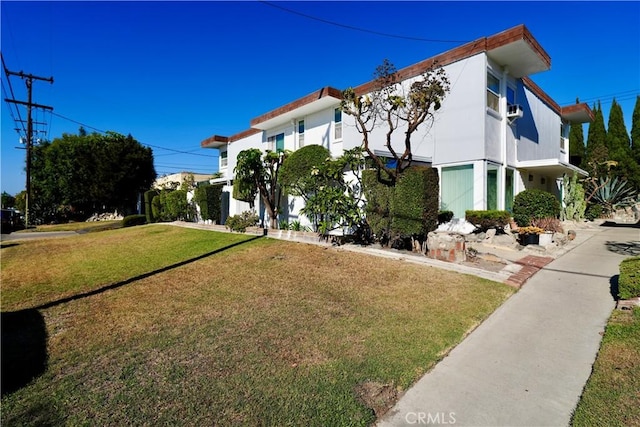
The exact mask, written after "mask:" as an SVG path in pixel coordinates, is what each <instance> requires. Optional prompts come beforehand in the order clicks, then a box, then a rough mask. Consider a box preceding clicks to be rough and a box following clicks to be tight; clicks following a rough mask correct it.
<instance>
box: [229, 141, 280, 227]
mask: <svg viewBox="0 0 640 427" xmlns="http://www.w3.org/2000/svg"><path fill="white" fill-rule="evenodd" d="M287 155H288V152H286V151H279V152H274V151H269V150H267V152H266V153H265V154H264V156H263V154H262V151H261V150H259V149H257V148H250V149H247V150H243V151H241V152H240V153H238V157H237V159H236V161H237V163H236V167H235V169H234V172H235V180H236V181H240V183H239V184H238V188H240V189H242V194H244V195H245V196H246V195H247V194H251V193H252V192H255V193H254V194H260V198H261V200H262V202H263V203H264V207H265V209H266V211H267V214H268V215H269V223H270V224H269V226H270V228H272V229H276V228H278V213H279V211H280V200H281V198H282V191H281V188H280V185H279V184H278V173H279V171H280V167H281V166H282V163H283V162H284V160H285V159H286V157H287ZM235 185H236V184H235V182H234V194H235V188H236V187H235Z"/></svg>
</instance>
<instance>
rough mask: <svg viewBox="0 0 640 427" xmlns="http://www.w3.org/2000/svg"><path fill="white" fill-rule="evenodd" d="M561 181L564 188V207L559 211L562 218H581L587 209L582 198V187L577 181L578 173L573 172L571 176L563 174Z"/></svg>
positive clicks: (574, 219) (575, 219)
mask: <svg viewBox="0 0 640 427" xmlns="http://www.w3.org/2000/svg"><path fill="white" fill-rule="evenodd" d="M562 183H563V186H564V188H565V194H564V199H563V201H564V207H563V208H562V212H561V218H562V220H563V221H567V220H570V221H580V220H582V218H584V214H585V211H586V209H587V202H586V201H585V198H584V187H583V186H582V184H580V183H579V182H578V174H577V173H576V174H573V176H572V177H571V178H568V177H567V176H566V175H565V176H564V177H563V178H562Z"/></svg>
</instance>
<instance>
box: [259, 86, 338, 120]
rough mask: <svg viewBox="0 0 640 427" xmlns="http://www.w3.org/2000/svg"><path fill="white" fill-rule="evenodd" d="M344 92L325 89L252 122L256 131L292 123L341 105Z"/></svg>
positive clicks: (329, 88) (330, 88)
mask: <svg viewBox="0 0 640 427" xmlns="http://www.w3.org/2000/svg"><path fill="white" fill-rule="evenodd" d="M341 100H342V92H341V91H340V90H338V89H335V88H332V87H324V88H322V89H320V90H318V91H316V92H313V93H311V94H309V95H307V96H305V97H303V98H300V99H298V100H296V101H293V102H291V103H289V104H286V105H283V106H282V107H280V108H277V109H275V110H273V111H270V112H268V113H266V114H263V115H262V116H260V117H256V118H255V119H253V120H251V127H252V128H254V129H260V130H268V129H273V128H275V127H278V126H281V125H284V124H287V123H291V121H292V120H295V119H298V118H302V117H305V116H307V115H309V114H311V113H315V112H317V111H320V110H323V109H325V108H329V107H332V106H337V105H339V103H340V101H341Z"/></svg>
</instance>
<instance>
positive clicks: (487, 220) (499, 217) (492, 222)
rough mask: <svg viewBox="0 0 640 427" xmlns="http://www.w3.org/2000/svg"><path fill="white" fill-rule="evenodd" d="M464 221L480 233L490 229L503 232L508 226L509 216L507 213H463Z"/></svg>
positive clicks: (493, 211) (495, 211) (494, 211)
mask: <svg viewBox="0 0 640 427" xmlns="http://www.w3.org/2000/svg"><path fill="white" fill-rule="evenodd" d="M464 217H465V219H466V220H467V221H468V222H470V223H471V224H473V225H475V226H476V227H478V228H479V229H480V230H482V231H487V230H489V229H490V228H495V229H496V230H503V229H504V227H505V226H506V225H507V224H509V221H510V220H511V214H510V213H509V212H507V211H497V210H491V211H471V210H469V211H465V213H464Z"/></svg>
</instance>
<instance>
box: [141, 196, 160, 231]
mask: <svg viewBox="0 0 640 427" xmlns="http://www.w3.org/2000/svg"><path fill="white" fill-rule="evenodd" d="M158 193H159V191H158V190H155V189H154V190H149V191H145V193H144V213H145V215H146V217H147V223H149V224H151V223H152V222H156V217H155V216H154V215H153V208H152V207H151V203H152V201H153V198H154V197H156V196H157V195H158Z"/></svg>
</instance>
